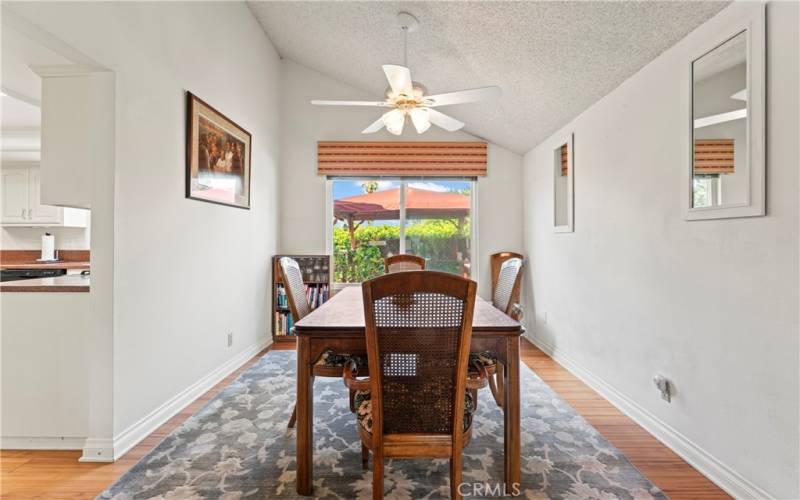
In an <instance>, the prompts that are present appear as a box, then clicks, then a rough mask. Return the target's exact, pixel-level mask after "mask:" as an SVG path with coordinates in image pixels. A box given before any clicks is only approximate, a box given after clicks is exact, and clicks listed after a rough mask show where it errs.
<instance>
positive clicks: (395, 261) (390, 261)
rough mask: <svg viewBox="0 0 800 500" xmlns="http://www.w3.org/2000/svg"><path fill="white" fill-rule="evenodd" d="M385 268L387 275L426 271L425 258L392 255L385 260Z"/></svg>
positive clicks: (409, 255)
mask: <svg viewBox="0 0 800 500" xmlns="http://www.w3.org/2000/svg"><path fill="white" fill-rule="evenodd" d="M383 268H384V271H386V274H389V273H397V272H400V271H424V270H425V258H423V257H420V256H418V255H411V254H408V253H401V254H398V255H392V256H391V257H386V258H385V259H384V260H383Z"/></svg>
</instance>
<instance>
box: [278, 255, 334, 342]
mask: <svg viewBox="0 0 800 500" xmlns="http://www.w3.org/2000/svg"><path fill="white" fill-rule="evenodd" d="M281 257H291V258H292V259H294V260H296V261H297V264H298V265H299V266H300V271H301V272H302V273H303V283H304V284H305V287H306V298H307V299H308V303H309V305H310V306H311V309H312V310H313V309H316V308H317V307H319V306H321V305H322V304H323V303H325V301H326V300H328V298H329V297H330V293H331V259H330V256H328V255H275V256H273V257H272V339H273V341H274V342H275V344H282V343H294V342H295V337H294V335H292V334H291V329H292V324H293V318H292V314H291V312H290V311H289V302H288V300H287V298H286V290H285V289H284V286H283V278H282V277H281V268H280V259H281Z"/></svg>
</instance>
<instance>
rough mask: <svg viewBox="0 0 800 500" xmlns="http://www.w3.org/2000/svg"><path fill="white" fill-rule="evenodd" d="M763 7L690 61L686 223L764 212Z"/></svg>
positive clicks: (727, 29) (757, 7)
mask: <svg viewBox="0 0 800 500" xmlns="http://www.w3.org/2000/svg"><path fill="white" fill-rule="evenodd" d="M765 49H766V29H765V15H764V4H761V3H754V4H753V5H752V7H751V11H750V15H748V16H746V17H745V18H742V19H739V20H737V21H736V22H735V23H731V24H730V25H728V26H726V27H725V29H724V30H719V31H718V32H717V34H716V35H715V37H714V38H713V39H711V38H709V39H708V42H707V43H706V44H705V45H704V46H702V47H699V50H698V52H697V54H696V57H694V58H692V60H691V63H690V84H691V87H690V88H691V92H690V103H689V109H690V110H691V112H690V117H691V120H690V124H689V130H690V132H689V135H690V147H689V165H688V168H686V169H685V172H686V176H685V184H684V186H685V187H686V191H685V192H686V193H687V195H686V200H685V204H684V207H685V218H686V219H687V220H700V219H722V218H730V217H754V216H760V215H764V214H765V213H766V203H765V202H766V196H765V186H766V183H765V180H766V172H765V164H766V162H765V134H764V131H765V127H764V123H765V119H764V114H765V101H766V98H765V94H766V89H765V74H766V73H765V68H766V60H765V55H766V54H765Z"/></svg>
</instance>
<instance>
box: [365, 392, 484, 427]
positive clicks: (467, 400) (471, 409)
mask: <svg viewBox="0 0 800 500" xmlns="http://www.w3.org/2000/svg"><path fill="white" fill-rule="evenodd" d="M354 401H355V404H354V406H355V409H356V418H358V423H359V425H361V426H362V427H363V428H364V430H366V431H367V432H369V433H371V432H372V399H371V395H370V392H369V391H356V394H355V400H354ZM475 409H476V407H475V402H474V401H473V400H472V394H470V392H469V391H467V392H465V393H464V429H463V430H464V431H465V432H466V430H467V429H469V426H470V424H472V414H473V413H475Z"/></svg>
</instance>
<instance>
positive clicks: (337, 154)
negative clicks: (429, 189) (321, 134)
mask: <svg viewBox="0 0 800 500" xmlns="http://www.w3.org/2000/svg"><path fill="white" fill-rule="evenodd" d="M486 158H487V154H486V143H485V142H340V141H320V142H318V143H317V174H319V175H332V176H348V177H354V176H367V177H371V176H398V177H403V176H415V177H419V176H427V177H478V176H481V177H482V176H485V175H486Z"/></svg>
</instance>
